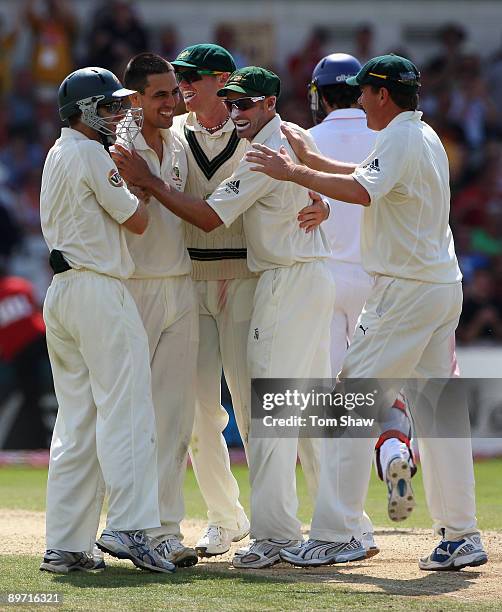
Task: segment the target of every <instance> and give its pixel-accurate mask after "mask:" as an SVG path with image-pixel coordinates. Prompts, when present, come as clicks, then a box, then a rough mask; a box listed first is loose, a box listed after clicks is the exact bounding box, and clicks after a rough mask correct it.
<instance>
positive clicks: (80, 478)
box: [40, 68, 175, 574]
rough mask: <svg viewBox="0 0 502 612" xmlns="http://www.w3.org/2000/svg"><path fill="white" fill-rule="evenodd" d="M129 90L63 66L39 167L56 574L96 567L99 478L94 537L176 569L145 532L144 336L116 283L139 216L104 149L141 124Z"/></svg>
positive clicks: (151, 520)
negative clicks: (46, 259)
mask: <svg viewBox="0 0 502 612" xmlns="http://www.w3.org/2000/svg"><path fill="white" fill-rule="evenodd" d="M133 93H134V92H133V91H131V90H129V89H124V88H123V87H122V85H121V84H120V82H119V80H118V79H117V77H116V76H115V75H114V74H112V73H111V72H110V71H108V70H104V69H102V68H82V69H80V70H77V71H75V72H73V73H71V74H70V75H69V76H67V77H66V79H65V80H64V81H63V82H62V84H61V87H60V89H59V94H58V101H59V114H60V116H61V119H62V120H63V121H65V122H67V123H68V125H69V127H63V128H62V131H61V136H60V138H59V139H58V140H57V141H56V142H55V144H54V146H53V147H52V148H51V150H50V151H49V153H48V155H47V159H46V161H45V165H44V170H43V175H42V189H41V196H40V215H41V224H42V232H43V235H44V238H45V241H46V243H47V246H48V247H49V250H50V264H51V267H52V269H53V271H54V278H53V281H52V283H51V286H50V287H49V289H48V291H47V296H46V298H45V303H44V319H45V324H46V328H47V347H48V351H49V357H50V361H51V366H52V373H53V378H54V387H55V391H56V397H57V400H58V405H59V409H58V415H57V419H56V424H55V427H54V432H53V436H52V444H51V451H50V461H49V477H48V483H47V523H46V527H47V551H46V554H45V557H44V560H43V562H42V565H41V566H40V569H41V570H46V571H50V572H56V573H62V574H66V573H68V572H70V571H75V570H81V571H89V570H93V569H103V568H104V562H103V561H102V560H99V559H97V560H96V561H95V560H94V559H93V557H92V556H91V555H90V554H88V553H87V552H86V551H90V550H92V549H93V546H94V540H95V538H96V531H97V529H98V523H99V518H100V512H101V508H102V503H103V496H104V493H105V488H106V489H107V492H108V498H109V509H108V517H107V524H106V529H105V530H104V531H103V533H102V535H101V537H100V538H99V540H98V541H97V545H98V547H99V548H100V549H101V550H102V551H104V552H107V553H109V554H111V555H113V556H115V557H119V558H121V559H130V560H131V561H132V562H133V563H134V564H135V565H136V566H138V567H140V568H143V569H149V570H152V571H156V572H172V571H174V569H175V566H174V565H173V564H172V563H170V562H169V561H166V560H165V559H163V558H162V557H161V556H160V555H159V554H158V553H157V552H156V551H155V550H154V548H153V546H152V545H151V544H150V542H149V540H148V538H147V537H146V535H145V530H146V529H149V528H154V527H158V526H159V525H160V520H159V506H158V481H157V461H156V453H157V447H156V432H155V415H154V409H153V404H152V395H151V377H150V368H149V357H148V340H147V337H146V334H145V330H144V328H143V324H142V323H141V319H140V317H139V315H138V310H137V308H136V305H135V303H134V300H133V299H132V297H131V295H130V294H129V292H128V291H127V289H126V287H125V285H124V282H123V281H124V280H126V279H127V278H129V277H130V276H131V275H132V274H133V272H134V262H133V260H132V258H131V255H130V253H129V250H128V247H127V242H126V237H125V234H126V232H127V231H128V232H132V233H133V234H142V233H143V232H144V231H145V230H146V228H147V225H148V214H147V211H146V207H145V205H144V204H143V203H142V202H140V201H138V199H137V198H136V197H135V196H134V195H133V194H132V193H130V192H129V191H128V190H127V188H126V187H125V186H124V183H123V181H122V179H121V177H120V175H119V173H118V171H117V167H116V166H115V164H114V163H113V161H112V159H111V158H110V156H109V154H108V152H107V147H108V146H109V144H110V142H112V140H113V138H114V136H115V131H116V128H117V124H118V122H119V121H120V120H122V119H124V116H125V114H126V112H129V113H130V114H131V116H132V117H133V118H134V119H136V121H132V122H131V127H130V128H128V129H127V134H129V136H130V137H131V138H132V136H133V135H134V134H132V130H133V126H137V125H138V124H139V123H140V122H141V110H138V109H132V110H130V111H126V108H127V102H128V97H129V96H130V95H131V94H133ZM135 132H137V128H136V129H135ZM125 137H126V134H124V138H125Z"/></svg>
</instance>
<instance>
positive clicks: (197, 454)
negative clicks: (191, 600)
mask: <svg viewBox="0 0 502 612" xmlns="http://www.w3.org/2000/svg"><path fill="white" fill-rule="evenodd" d="M257 282H258V278H256V277H253V278H244V279H231V280H219V281H197V282H196V289H197V294H198V299H199V308H200V318H199V356H198V363H197V402H196V410H195V421H194V427H193V434H192V441H191V445H190V458H191V461H192V466H193V469H194V472H195V476H196V478H197V482H198V484H199V488H200V491H201V494H202V497H203V498H204V501H205V503H206V506H207V508H208V511H207V517H208V522H209V523H210V524H212V525H219V526H221V527H224V528H225V529H234V530H236V529H238V528H239V525H242V522H243V520H244V519H245V513H244V510H243V508H242V505H241V503H240V502H239V486H238V484H237V481H236V480H235V478H234V476H233V474H232V471H231V469H230V458H229V454H228V448H227V444H226V442H225V438H224V436H223V433H222V432H223V430H224V429H225V427H226V426H227V423H228V413H227V411H226V410H225V409H224V408H223V406H222V405H221V386H220V385H221V371H222V367H223V371H224V372H225V379H226V382H227V385H228V388H229V391H230V395H231V397H232V405H233V409H234V413H235V418H236V422H237V427H238V429H239V433H240V435H241V438H242V440H243V444H244V450H245V451H246V455H247V448H248V435H249V428H250V424H251V408H250V401H251V379H250V375H249V371H248V364H247V345H248V336H249V325H250V320H251V315H252V312H253V299H254V294H255V289H256V284H257ZM320 447H321V445H320V440H316V439H310V438H302V439H301V440H300V441H299V445H298V453H299V456H300V461H301V464H302V470H303V473H304V475H305V480H306V482H307V487H308V490H309V493H310V496H311V498H312V500H315V498H316V497H317V489H318V487H319V474H320V455H321V448H320Z"/></svg>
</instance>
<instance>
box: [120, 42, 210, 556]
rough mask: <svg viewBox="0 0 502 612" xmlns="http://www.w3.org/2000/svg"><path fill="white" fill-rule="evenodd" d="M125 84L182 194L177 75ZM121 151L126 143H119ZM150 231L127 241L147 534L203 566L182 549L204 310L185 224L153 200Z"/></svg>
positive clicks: (136, 70) (142, 72) (132, 73)
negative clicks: (150, 515) (146, 409)
mask: <svg viewBox="0 0 502 612" xmlns="http://www.w3.org/2000/svg"><path fill="white" fill-rule="evenodd" d="M123 82H124V84H125V86H126V87H127V88H128V89H132V90H135V91H136V93H134V94H132V95H131V101H132V103H133V106H135V107H137V108H141V109H142V111H143V125H142V127H141V132H140V133H139V134H138V135H137V136H136V138H135V140H134V143H133V146H134V150H135V151H136V152H137V153H138V154H139V155H141V157H142V158H143V159H144V160H145V161H146V163H147V164H148V167H149V168H150V170H151V172H153V173H154V174H155V175H156V176H158V177H160V178H161V179H162V180H164V181H165V182H166V183H167V184H169V185H171V186H172V187H173V188H174V189H179V190H180V191H183V189H184V186H185V181H186V177H187V160H186V155H185V151H184V148H183V144H182V143H181V141H180V140H179V138H178V137H177V136H176V135H175V134H174V133H173V132H172V131H171V129H170V128H171V126H172V122H173V114H174V110H175V108H176V105H177V103H178V102H179V96H180V90H179V87H178V84H177V83H176V78H175V76H174V69H173V67H172V66H171V64H169V63H168V62H167V61H166V60H164V59H163V58H161V57H159V56H158V55H155V54H153V53H141V54H139V55H137V56H135V57H134V58H132V59H131V61H130V62H129V63H128V64H127V67H126V69H125V73H124V79H123ZM117 142H119V143H120V144H125V145H126V144H127V143H124V141H123V140H122V139H118V141H117ZM148 213H149V224H148V227H147V228H146V230H145V232H144V233H143V234H142V235H141V236H138V235H133V234H131V233H127V234H126V242H127V246H128V249H129V252H130V254H131V257H132V259H133V261H134V264H135V268H134V273H133V274H132V276H131V278H129V279H128V280H127V281H126V286H127V288H128V289H129V291H130V293H131V295H132V296H133V298H134V300H135V302H136V305H137V307H138V311H139V314H140V316H141V319H142V321H143V324H144V326H145V329H146V333H147V336H148V343H149V347H150V367H151V371H152V396H153V405H154V408H155V420H156V424H157V465H158V475H159V508H160V522H161V526H160V527H158V528H153V529H149V530H148V531H147V534H148V536H149V537H150V538H154V539H155V543H156V550H157V552H158V553H159V554H161V555H162V556H163V557H164V558H165V559H167V560H169V561H171V562H172V563H174V564H175V565H176V566H177V567H189V566H191V565H195V564H196V563H197V560H198V557H197V553H196V552H195V550H194V549H193V548H189V547H187V546H184V545H183V544H182V541H181V540H182V535H181V531H180V522H181V520H182V519H183V518H184V514H185V510H184V503H183V481H184V475H185V468H186V463H187V454H188V445H189V443H190V436H191V433H192V426H193V415H194V410H195V366H196V362H197V329H198V320H199V316H198V309H197V308H196V301H195V293H194V287H193V282H192V279H191V277H190V272H191V263H190V257H189V256H188V252H187V250H186V248H185V240H184V235H183V222H182V221H181V219H180V218H179V217H177V216H176V215H174V214H173V213H172V212H170V211H169V210H167V209H166V208H165V207H164V206H162V205H161V204H160V203H159V202H158V201H156V200H155V198H153V197H152V198H150V199H149V201H148Z"/></svg>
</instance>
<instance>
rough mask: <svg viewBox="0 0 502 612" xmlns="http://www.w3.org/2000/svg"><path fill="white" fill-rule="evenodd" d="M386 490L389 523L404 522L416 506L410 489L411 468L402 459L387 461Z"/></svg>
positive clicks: (407, 462)
mask: <svg viewBox="0 0 502 612" xmlns="http://www.w3.org/2000/svg"><path fill="white" fill-rule="evenodd" d="M385 482H386V483H387V489H388V504H387V512H388V514H389V518H390V520H391V521H404V520H405V519H407V518H408V517H409V516H410V514H411V513H412V512H413V508H414V507H415V506H416V502H415V496H414V494H413V489H412V487H411V467H410V464H409V461H408V460H407V459H404V458H403V457H394V458H393V459H391V460H390V461H389V464H388V466H387V471H386V473H385Z"/></svg>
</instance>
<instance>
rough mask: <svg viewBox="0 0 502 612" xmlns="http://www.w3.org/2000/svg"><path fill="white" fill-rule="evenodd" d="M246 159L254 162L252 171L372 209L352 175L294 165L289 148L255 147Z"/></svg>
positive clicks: (247, 154)
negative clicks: (277, 149)
mask: <svg viewBox="0 0 502 612" xmlns="http://www.w3.org/2000/svg"><path fill="white" fill-rule="evenodd" d="M246 160H247V161H249V162H251V163H253V164H254V165H253V166H252V167H251V170H253V171H255V172H263V173H264V174H267V175H268V176H271V177H272V178H275V179H277V180H280V181H291V182H293V183H296V184H297V185H302V186H303V187H307V188H308V189H311V190H313V191H317V192H319V193H322V194H323V195H326V196H328V197H330V198H334V199H336V200H341V201H343V202H348V203H350V204H361V205H362V206H369V204H370V197H369V194H368V192H367V191H366V189H365V188H364V187H362V185H360V184H359V183H358V182H357V181H356V180H355V179H354V177H353V176H352V175H351V174H350V175H347V174H328V173H327V172H318V171H317V170H312V169H311V168H307V166H303V165H301V164H295V163H294V162H293V160H292V159H291V157H290V156H289V155H288V153H287V151H286V149H285V148H284V147H281V148H280V150H279V151H274V150H273V149H270V148H269V147H266V146H265V145H261V144H257V143H255V144H253V150H252V151H249V152H248V153H246Z"/></svg>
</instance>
